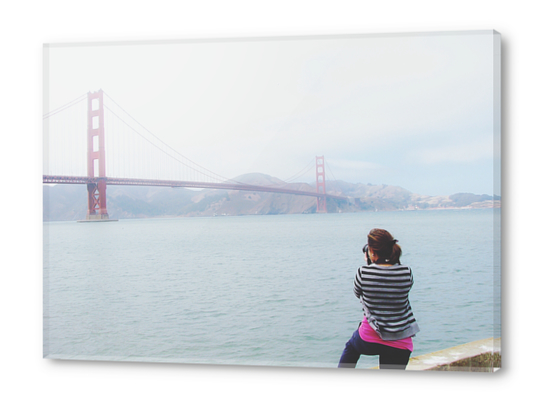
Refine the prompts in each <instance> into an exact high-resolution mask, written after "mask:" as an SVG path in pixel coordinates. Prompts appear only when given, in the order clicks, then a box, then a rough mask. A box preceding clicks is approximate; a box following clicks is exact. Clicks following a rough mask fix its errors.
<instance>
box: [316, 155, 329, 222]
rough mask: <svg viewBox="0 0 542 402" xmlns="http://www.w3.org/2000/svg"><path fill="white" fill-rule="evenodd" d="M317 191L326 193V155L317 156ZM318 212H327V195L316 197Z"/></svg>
mask: <svg viewBox="0 0 542 402" xmlns="http://www.w3.org/2000/svg"><path fill="white" fill-rule="evenodd" d="M316 192H317V193H321V194H325V193H326V172H325V168H324V156H317V157H316ZM316 212H327V206H326V197H325V195H324V196H323V197H316Z"/></svg>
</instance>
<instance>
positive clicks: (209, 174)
mask: <svg viewBox="0 0 542 402" xmlns="http://www.w3.org/2000/svg"><path fill="white" fill-rule="evenodd" d="M104 94H105V95H106V96H107V98H108V99H109V100H110V101H111V102H113V103H114V104H115V105H116V106H117V107H118V108H119V109H120V110H122V111H123V112H124V113H125V114H126V115H127V116H128V117H129V118H130V119H132V120H133V121H134V122H135V123H137V124H138V125H139V126H140V127H141V128H143V129H144V130H145V131H146V132H147V133H149V134H150V135H151V136H152V137H153V138H154V139H155V140H157V141H158V142H160V143H161V144H162V145H163V146H164V147H166V148H167V149H169V150H170V151H172V152H173V153H174V154H175V155H176V156H175V155H172V154H171V153H170V152H168V151H166V150H164V149H161V148H160V147H159V146H158V145H157V144H156V143H153V142H152V141H150V140H149V139H148V138H147V137H146V136H145V135H143V134H142V133H141V132H139V131H138V130H136V129H135V128H134V127H132V126H131V125H130V124H129V123H128V122H126V121H125V120H124V119H122V118H121V117H120V116H119V115H118V114H116V113H115V112H114V111H113V110H112V109H111V108H109V107H108V106H107V105H105V104H104V107H105V108H106V109H107V110H109V111H110V112H111V113H112V114H113V115H115V116H116V117H117V118H118V119H119V120H120V121H122V122H123V123H124V124H125V125H126V126H127V127H129V128H130V129H131V130H133V131H134V132H135V133H136V134H138V135H139V136H140V137H141V138H143V139H144V140H145V141H147V142H148V143H149V144H151V145H152V146H154V147H155V148H156V149H158V150H159V151H160V152H162V153H164V154H165V155H167V156H169V157H170V158H172V159H173V160H175V161H176V162H178V163H180V164H182V165H184V166H186V167H187V168H189V169H192V170H193V171H195V172H197V173H200V174H202V175H203V176H205V177H207V178H209V179H212V180H217V181H229V182H233V183H238V184H244V183H240V182H237V181H235V180H232V179H229V178H227V177H224V176H221V175H219V174H217V173H215V172H213V171H211V170H209V169H206V168H205V167H203V166H201V165H199V164H198V163H196V162H194V161H192V160H191V159H189V158H187V157H186V156H184V155H182V154H181V153H180V152H178V151H177V150H175V149H174V148H172V147H171V146H170V145H168V144H167V143H165V142H164V141H163V140H162V139H160V138H159V137H158V136H156V135H155V134H154V133H152V132H151V131H150V130H149V129H148V128H146V127H145V126H144V125H143V124H141V123H140V122H139V121H138V120H137V119H136V118H134V117H133V116H132V115H131V114H130V113H129V112H127V111H126V110H125V109H124V108H123V107H122V106H120V105H119V104H118V103H117V102H116V101H115V100H114V99H113V98H112V97H111V96H110V95H109V94H107V93H106V92H105V91H104Z"/></svg>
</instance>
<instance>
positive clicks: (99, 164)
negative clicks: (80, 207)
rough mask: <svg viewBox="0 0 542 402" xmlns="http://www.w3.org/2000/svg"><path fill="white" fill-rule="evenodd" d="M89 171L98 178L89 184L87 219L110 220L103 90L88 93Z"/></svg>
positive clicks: (89, 173) (92, 176)
mask: <svg viewBox="0 0 542 402" xmlns="http://www.w3.org/2000/svg"><path fill="white" fill-rule="evenodd" d="M87 172H88V177H89V178H96V179H97V180H96V181H94V182H93V183H88V184H87V191H88V211H87V221H105V220H109V214H108V213H107V206H106V182H105V177H106V175H105V142H104V107H103V91H102V90H101V89H100V90H99V91H97V92H89V93H88V114H87Z"/></svg>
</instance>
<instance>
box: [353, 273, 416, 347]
mask: <svg viewBox="0 0 542 402" xmlns="http://www.w3.org/2000/svg"><path fill="white" fill-rule="evenodd" d="M413 283H414V279H413V276H412V270H411V269H410V267H407V266H405V265H400V264H395V265H390V266H386V265H377V264H371V265H369V266H361V267H360V268H358V272H357V274H356V278H355V279H354V293H355V295H356V297H358V298H359V299H360V302H361V303H362V305H363V310H364V311H365V316H366V317H367V321H368V322H369V324H370V325H371V327H372V328H373V329H374V330H375V331H376V332H377V333H378V334H379V335H380V337H381V338H382V339H383V340H397V339H404V338H408V337H410V336H413V335H414V334H416V333H417V332H418V331H419V330H420V329H419V327H418V324H417V322H416V319H415V318H414V315H413V314H412V308H411V307H410V302H409V300H408V293H409V292H410V289H411V288H412V285H413Z"/></svg>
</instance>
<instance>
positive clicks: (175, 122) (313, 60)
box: [44, 31, 501, 195]
mask: <svg viewBox="0 0 542 402" xmlns="http://www.w3.org/2000/svg"><path fill="white" fill-rule="evenodd" d="M496 40H498V36H497V37H496V36H495V34H494V33H493V32H492V31H470V32H450V33H435V34H408V35H355V36H354V35H343V36H311V37H287V38H284V37H283V38H280V37H275V38H254V39H250V38H241V39H217V40H211V39H209V40H175V39H172V40H171V41H165V40H163V41H148V42H145V41H137V42H110V43H73V44H69V43H63V44H46V45H45V46H44V67H45V71H44V85H45V87H44V113H47V112H49V111H51V110H54V109H56V108H58V107H60V106H62V105H64V104H66V103H67V102H69V101H71V100H73V99H76V98H78V97H79V96H81V95H84V94H86V93H87V92H89V91H91V92H94V91H97V90H98V89H102V90H103V91H104V92H105V93H106V94H107V95H108V97H110V98H111V99H113V100H114V102H116V103H118V105H120V106H121V107H122V108H123V109H124V110H125V111H127V112H128V113H129V114H130V115H131V116H132V117H135V118H136V119H137V122H139V123H140V124H141V125H142V126H144V127H145V128H146V129H147V130H149V131H150V132H151V133H152V134H153V135H154V136H156V137H158V138H160V139H161V140H162V141H163V142H164V143H166V144H168V146H170V147H171V148H173V149H175V150H176V151H177V152H179V153H180V154H182V155H184V156H185V157H187V158H189V159H190V160H192V161H194V162H196V163H198V164H199V165H201V166H203V167H205V168H206V169H209V170H210V171H212V172H216V173H218V174H220V175H221V176H223V177H228V178H234V177H236V176H239V175H242V174H245V173H252V172H259V173H265V174H268V175H271V176H274V177H277V178H279V179H282V180H285V179H287V178H289V177H291V176H293V175H295V174H296V173H298V172H300V171H302V170H303V168H305V167H306V166H307V164H309V163H311V162H312V163H313V162H314V161H315V157H316V156H321V155H323V156H324V157H325V161H326V179H327V180H333V179H337V180H344V181H347V182H351V183H371V184H388V185H395V186H401V187H403V188H405V189H407V190H409V191H412V192H414V193H418V194H423V195H449V194H454V193H459V192H472V193H476V194H497V195H500V191H501V190H500V185H499V175H498V170H499V169H500V125H499V120H500V114H499V113H500V112H499V109H498V106H499V103H498V102H499V96H500V95H499V91H500V89H499V86H498V78H499V75H498V71H499V70H498V63H499V53H498V52H495V50H494V49H495V41H496ZM106 129H107V127H106ZM82 141H84V134H83V139H82ZM48 149H49V148H48V144H47V143H46V142H45V150H46V153H47V152H48ZM46 159H47V158H44V160H46ZM314 180H315V172H314V171H309V172H307V174H306V175H304V176H303V177H301V178H300V179H299V181H305V182H313V181H314Z"/></svg>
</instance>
